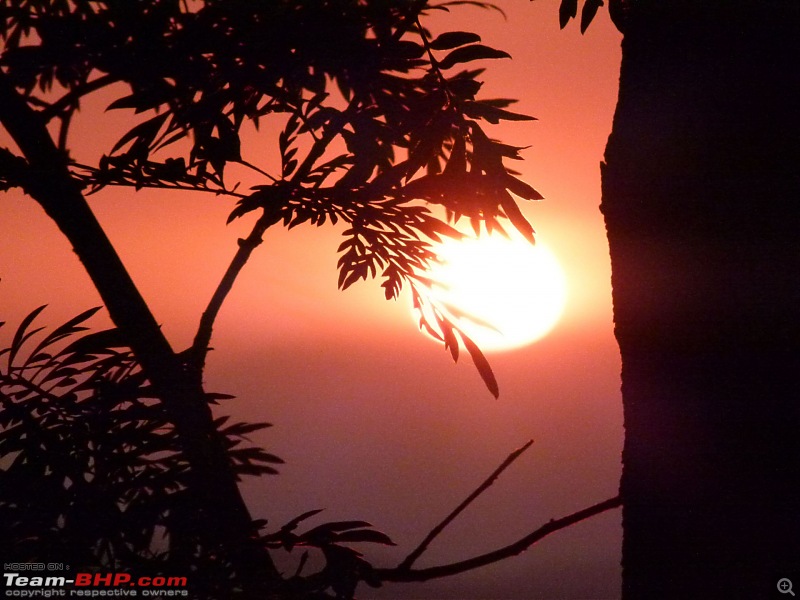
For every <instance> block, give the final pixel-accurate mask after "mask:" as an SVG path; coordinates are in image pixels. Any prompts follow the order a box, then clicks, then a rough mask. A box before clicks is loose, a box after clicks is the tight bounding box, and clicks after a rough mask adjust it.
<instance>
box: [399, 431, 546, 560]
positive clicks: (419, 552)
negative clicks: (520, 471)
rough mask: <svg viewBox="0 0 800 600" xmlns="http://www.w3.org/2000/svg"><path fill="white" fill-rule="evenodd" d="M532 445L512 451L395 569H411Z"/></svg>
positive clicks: (530, 442)
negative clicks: (450, 525) (432, 543)
mask: <svg viewBox="0 0 800 600" xmlns="http://www.w3.org/2000/svg"><path fill="white" fill-rule="evenodd" d="M532 445H533V440H530V441H529V442H527V443H526V444H525V445H524V446H522V447H521V448H518V449H516V450H514V452H512V453H511V454H509V455H508V458H506V459H505V460H504V461H503V462H502V463H501V465H500V466H499V467H497V469H495V470H494V472H493V473H492V474H491V475H489V477H487V478H486V480H485V481H484V482H483V483H482V484H480V485H479V486H478V487H477V488H476V489H475V491H473V492H472V493H471V494H470V495H469V496H468V497H467V498H466V499H465V500H464V501H463V502H462V503H461V504H459V505H458V506H457V507H456V508H455V510H453V512H451V513H450V514H449V515H447V517H445V519H444V520H443V521H442V522H441V523H439V524H438V525H437V526H436V527H434V528H433V529H432V530H431V532H430V533H429V534H428V535H427V536H425V539H424V540H422V542H421V543H420V544H419V546H417V547H416V548H415V549H414V550H413V551H412V552H411V553H410V554H409V555H408V556H407V557H406V558H405V560H403V562H401V563H400V564H399V565H398V566H397V568H398V569H399V570H409V569H410V568H411V565H413V564H414V562H415V561H416V560H417V559H418V558H419V557H420V556H422V554H423V553H424V552H425V551H426V550H427V549H428V546H430V544H431V542H432V541H433V540H434V539H436V537H437V536H438V535H439V534H440V533H441V532H442V531H444V529H445V528H446V527H447V526H448V525H449V524H450V523H452V522H453V521H454V520H455V518H456V517H457V516H458V515H460V514H461V513H462V512H463V511H464V509H466V508H467V506H469V505H470V504H471V503H472V502H473V501H474V500H475V499H476V498H477V497H478V496H480V495H481V494H482V493H483V492H485V491H486V490H487V489H489V487H491V485H492V484H493V483H494V482H495V481H496V480H497V478H498V477H499V476H500V474H501V473H502V472H503V471H505V470H506V469H507V468H508V467H509V466H511V463H513V462H514V461H515V460H517V458H519V457H520V456H521V455H522V453H523V452H525V451H526V450H527V449H528V448H530V447H531V446H532Z"/></svg>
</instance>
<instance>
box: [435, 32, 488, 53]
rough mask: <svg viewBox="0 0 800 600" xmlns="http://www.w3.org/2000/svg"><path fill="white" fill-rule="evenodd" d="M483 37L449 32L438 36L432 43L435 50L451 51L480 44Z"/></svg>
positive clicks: (467, 33) (475, 34)
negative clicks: (468, 45) (475, 43)
mask: <svg viewBox="0 0 800 600" xmlns="http://www.w3.org/2000/svg"><path fill="white" fill-rule="evenodd" d="M480 41H481V36H479V35H478V34H477V33H472V32H469V31H448V32H447V33H443V34H442V35H440V36H438V37H437V38H436V39H435V40H433V41H432V42H431V43H430V46H431V48H433V49H434V50H450V49H451V48H457V47H459V46H466V45H467V44H472V43H474V42H480Z"/></svg>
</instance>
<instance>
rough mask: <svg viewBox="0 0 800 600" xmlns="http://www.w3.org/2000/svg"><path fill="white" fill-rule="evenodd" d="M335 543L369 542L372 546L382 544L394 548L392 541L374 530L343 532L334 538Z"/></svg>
mask: <svg viewBox="0 0 800 600" xmlns="http://www.w3.org/2000/svg"><path fill="white" fill-rule="evenodd" d="M336 542H337V543H342V542H369V543H372V544H384V545H386V546H396V545H397V544H395V543H394V542H393V541H392V539H391V538H390V537H389V536H388V535H386V534H385V533H383V532H381V531H376V530H375V529H354V530H351V531H343V532H342V533H340V534H338V535H337V536H336Z"/></svg>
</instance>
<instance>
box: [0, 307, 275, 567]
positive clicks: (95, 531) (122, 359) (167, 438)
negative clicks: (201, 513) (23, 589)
mask: <svg viewBox="0 0 800 600" xmlns="http://www.w3.org/2000/svg"><path fill="white" fill-rule="evenodd" d="M43 309H44V306H42V307H39V308H37V309H36V310H34V311H32V312H31V313H30V314H29V315H28V316H27V317H26V318H25V319H23V321H22V322H21V323H20V325H19V327H18V328H17V330H16V332H15V333H14V335H13V338H12V341H11V344H10V345H9V346H8V347H6V348H4V349H2V350H0V408H2V410H0V456H2V457H3V462H2V463H1V464H0V490H2V492H1V493H0V547H2V548H3V553H4V555H5V556H6V559H8V560H11V559H13V560H35V561H42V562H46V561H54V562H61V561H63V557H64V556H70V557H71V561H72V562H73V564H75V565H81V566H85V567H93V566H103V567H114V566H116V565H118V564H124V565H126V566H127V567H128V568H133V567H136V566H137V565H139V566H141V565H147V566H148V568H150V569H157V570H159V569H162V568H164V567H165V565H171V566H175V565H178V566H182V567H187V566H189V564H197V563H198V562H205V563H213V560H211V558H210V556H211V553H210V552H209V550H210V549H208V548H203V546H202V545H201V542H200V539H199V537H198V535H197V531H196V529H195V525H196V523H197V522H198V521H199V519H198V515H197V511H198V510H200V507H198V506H196V499H195V495H194V494H192V493H191V492H190V489H189V485H188V475H189V473H188V468H189V467H188V462H187V461H186V460H185V458H184V456H183V452H182V450H181V445H180V443H179V440H178V439H177V436H176V433H175V430H174V428H173V426H172V425H171V424H170V422H169V421H168V419H167V415H166V411H165V410H164V408H163V405H162V404H161V403H160V402H159V401H158V400H157V399H156V398H155V397H154V394H153V392H152V390H151V387H150V385H149V382H148V381H147V380H146V378H145V377H144V375H143V373H142V371H141V369H140V368H139V366H138V364H137V362H136V360H135V359H134V357H133V356H132V354H131V352H130V350H129V349H128V348H127V347H126V345H125V343H124V340H122V339H121V338H120V334H119V332H118V331H117V330H115V329H112V330H105V331H98V332H94V333H85V331H86V330H87V327H86V326H85V322H86V321H87V320H88V319H89V318H90V317H91V316H92V315H93V314H95V313H96V312H97V310H98V309H96V308H94V309H91V310H88V311H85V312H83V313H81V314H80V315H77V316H76V317H74V318H73V319H70V320H69V321H67V322H66V323H64V324H63V325H61V326H60V327H57V328H56V329H54V330H53V331H51V332H49V333H46V332H45V330H44V328H43V327H38V326H35V320H36V318H37V317H38V316H39V314H40V313H41V312H42V311H43ZM227 398H230V396H227V395H224V394H216V393H209V394H207V400H208V401H209V402H214V403H216V402H218V401H220V400H224V399H227ZM226 421H227V419H226V418H224V417H223V418H221V419H219V420H218V422H217V425H218V431H219V434H220V435H221V436H222V439H223V441H224V444H225V446H226V448H227V453H228V456H229V458H230V460H231V463H232V468H233V470H234V471H235V473H236V474H237V475H238V476H243V475H261V474H265V473H275V472H276V471H275V469H274V465H275V464H278V463H280V462H282V461H281V460H280V459H278V458H277V457H275V456H273V455H271V454H269V453H267V452H265V451H263V450H261V449H260V448H257V447H255V446H253V445H252V444H249V443H245V442H247V439H246V436H247V434H249V433H252V432H254V431H258V430H261V429H263V428H265V427H268V426H269V425H268V424H266V423H232V424H227V423H226ZM206 566H208V565H206ZM215 568H216V569H217V570H220V569H222V570H223V571H224V568H225V565H216V566H215Z"/></svg>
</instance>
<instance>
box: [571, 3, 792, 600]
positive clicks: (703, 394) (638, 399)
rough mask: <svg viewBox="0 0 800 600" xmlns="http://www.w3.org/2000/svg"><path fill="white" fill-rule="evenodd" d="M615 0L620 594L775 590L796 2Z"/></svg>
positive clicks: (607, 171)
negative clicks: (619, 38) (618, 38)
mask: <svg viewBox="0 0 800 600" xmlns="http://www.w3.org/2000/svg"><path fill="white" fill-rule="evenodd" d="M600 4H602V2H596V1H594V0H586V2H585V3H584V4H583V9H582V16H583V19H582V27H583V28H584V29H585V28H586V26H588V24H589V22H590V21H591V19H592V18H593V16H594V14H595V13H596V12H597V7H598V5H600ZM577 8H578V2H577V0H563V2H562V4H561V16H562V26H563V25H564V24H566V22H567V21H568V20H569V19H570V18H571V17H574V16H576V15H577ZM609 9H610V12H611V16H612V18H613V19H614V22H615V24H616V25H617V26H618V28H619V29H620V30H621V31H622V32H623V34H624V39H623V45H622V51H623V58H622V73H621V78H620V93H619V103H618V105H617V110H616V115H615V118H614V126H613V131H612V133H611V137H610V138H609V142H608V147H607V149H606V156H605V161H606V163H605V164H604V166H603V201H602V211H603V214H604V215H605V219H606V225H607V228H608V239H609V244H610V249H611V261H612V273H613V275H612V284H613V299H614V320H615V328H616V336H617V340H618V341H619V345H620V350H621V354H622V365H623V366H622V392H623V402H624V413H625V445H624V451H623V452H624V453H623V463H624V466H623V476H622V483H621V497H622V499H623V528H624V540H623V589H624V597H625V598H628V599H639V598H648V599H652V598H670V599H675V598H765V597H769V595H770V594H771V593H775V591H774V589H775V585H776V583H777V581H778V580H779V578H780V577H784V576H786V575H785V574H786V573H787V570H789V572H790V570H791V569H796V568H797V559H798V557H800V519H798V515H799V514H800V494H798V487H797V486H796V482H797V481H798V480H799V479H800V436H798V431H800V402H798V398H800V394H799V393H798V392H800V390H798V378H797V367H798V360H799V357H800V348H799V347H798V344H799V343H800V331H798V319H797V312H796V310H797V306H798V300H800V279H799V278H798V273H799V272H800V269H799V268H800V252H798V250H797V231H798V226H799V225H800V208H799V207H798V204H797V199H798V198H799V197H800V178H799V177H798V168H797V166H798V159H800V124H799V123H800V122H799V121H798V119H797V116H796V111H797V106H798V105H799V104H800V69H798V66H799V65H800V35H799V34H800V6H798V4H797V3H796V2H791V1H781V0H775V1H772V0H770V1H736V2H723V1H717V0H691V1H689V0H662V1H656V0H617V1H616V2H615V1H614V0H612V1H611V3H610V6H609ZM781 573H784V574H783V575H781Z"/></svg>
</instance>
